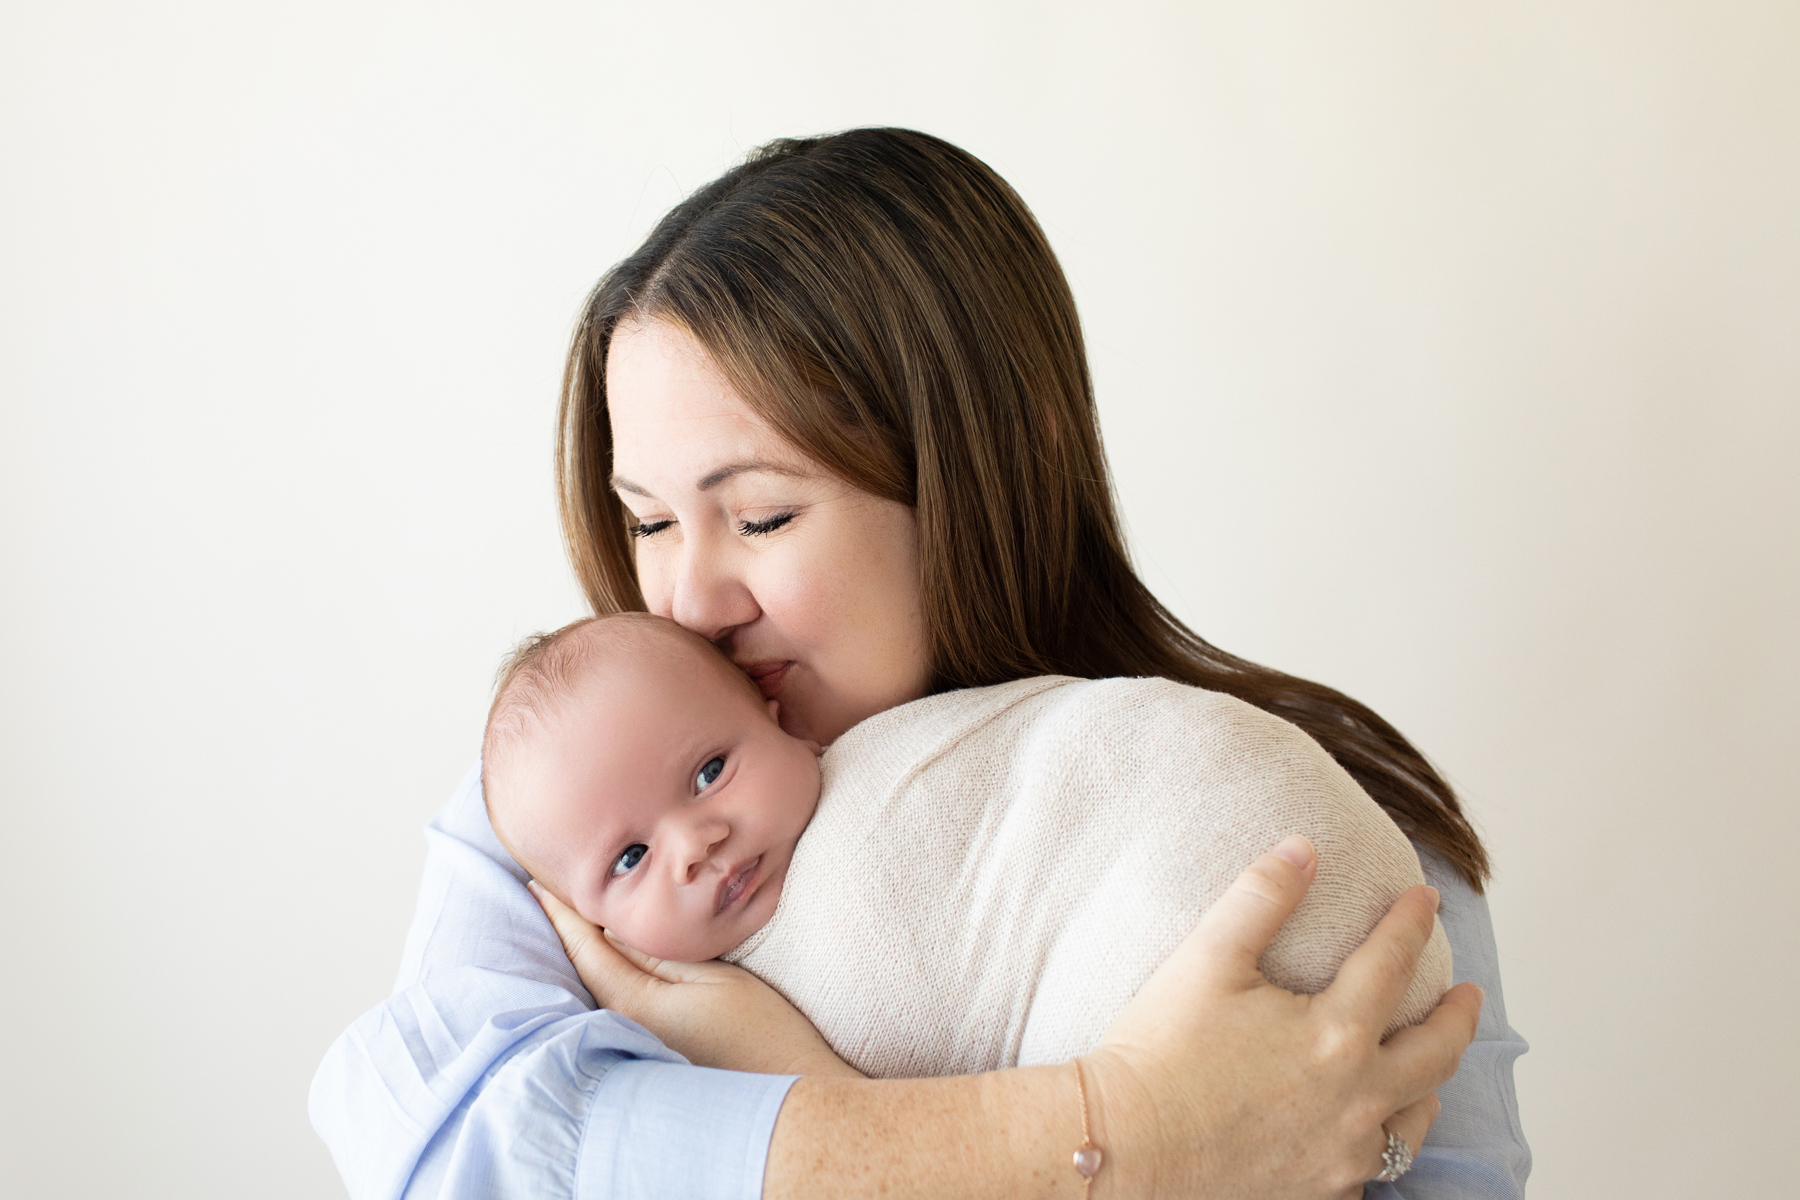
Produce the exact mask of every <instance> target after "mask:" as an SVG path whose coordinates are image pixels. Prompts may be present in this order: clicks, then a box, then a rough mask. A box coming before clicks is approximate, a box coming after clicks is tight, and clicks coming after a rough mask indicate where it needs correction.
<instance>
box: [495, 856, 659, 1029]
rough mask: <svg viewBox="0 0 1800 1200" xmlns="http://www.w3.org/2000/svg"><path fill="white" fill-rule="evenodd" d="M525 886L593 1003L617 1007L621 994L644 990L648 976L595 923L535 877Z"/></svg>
mask: <svg viewBox="0 0 1800 1200" xmlns="http://www.w3.org/2000/svg"><path fill="white" fill-rule="evenodd" d="M525 886H526V887H528V888H530V889H531V894H532V895H533V896H534V897H536V898H537V902H538V906H539V907H541V908H542V909H543V910H544V915H545V916H547V917H549V918H550V924H551V926H552V927H553V928H554V929H555V930H556V936H557V937H559V938H561V939H562V944H563V952H564V953H566V954H567V955H568V956H569V961H570V962H571V963H572V964H574V967H575V973H576V974H577V975H579V976H581V982H582V984H583V986H585V987H586V988H587V990H588V992H589V994H590V995H592V996H593V997H594V1003H595V1004H598V1005H599V1006H600V1007H602V1008H614V1009H616V1008H619V1007H620V1004H619V1000H620V997H621V996H622V995H626V994H629V993H631V992H632V991H642V990H643V988H644V985H645V983H646V982H647V980H648V978H649V976H648V975H646V973H645V972H644V971H642V970H640V969H639V968H638V966H637V964H635V963H633V962H632V961H630V960H629V959H627V958H626V957H625V955H624V954H622V953H621V952H620V949H619V947H617V946H615V945H614V944H613V943H612V941H611V940H609V939H608V938H607V937H606V936H605V935H603V934H602V933H601V931H600V929H599V927H598V926H596V925H595V924H594V923H593V922H592V921H589V920H588V919H587V918H586V917H584V916H582V915H581V914H580V913H578V912H576V911H575V910H574V909H572V908H570V907H569V906H568V905H566V904H564V903H563V902H562V901H561V900H558V899H557V898H556V897H555V896H553V895H551V894H550V892H549V890H548V889H547V888H544V887H540V886H539V885H538V883H537V881H536V880H532V881H531V882H529V883H527V884H526V885H525ZM633 953H635V951H634V952H633Z"/></svg>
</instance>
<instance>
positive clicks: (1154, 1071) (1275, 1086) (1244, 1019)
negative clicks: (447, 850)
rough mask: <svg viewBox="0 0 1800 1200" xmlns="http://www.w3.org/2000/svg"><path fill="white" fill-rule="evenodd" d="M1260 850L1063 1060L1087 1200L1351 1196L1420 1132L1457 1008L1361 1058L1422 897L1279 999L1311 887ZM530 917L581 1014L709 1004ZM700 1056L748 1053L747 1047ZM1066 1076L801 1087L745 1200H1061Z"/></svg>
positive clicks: (708, 998)
mask: <svg viewBox="0 0 1800 1200" xmlns="http://www.w3.org/2000/svg"><path fill="white" fill-rule="evenodd" d="M1279 849H1280V851H1281V853H1279V854H1269V855H1265V856H1264V857H1263V858H1261V859H1259V860H1257V862H1255V863H1254V864H1252V866H1251V867H1250V868H1249V869H1248V870H1247V871H1246V872H1245V873H1244V874H1243V876H1241V877H1240V878H1239V879H1238V881H1237V882H1236V883H1235V884H1234V885H1233V886H1232V887H1231V889H1230V890H1229V891H1227V892H1226V894H1225V895H1224V896H1223V897H1221V899H1220V900H1219V901H1218V902H1217V903H1216V904H1214V905H1213V906H1212V908H1211V909H1209V910H1208V912H1207V913H1206V915H1205V917H1204V918H1203V919H1202V920H1201V923H1200V925H1199V926H1198V927H1197V928H1196V929H1195V930H1194V932H1193V933H1192V934H1191V935H1190V936H1189V937H1188V939H1187V940H1186V941H1185V942H1183V943H1182V945H1181V946H1180V947H1179V948H1178V949H1177V950H1176V952H1175V953H1174V954H1173V955H1171V956H1170V958H1169V959H1168V961H1167V962H1165V963H1164V964H1163V966H1162V967H1161V968H1159V969H1158V970H1157V972H1156V974H1155V975H1153V976H1152V977H1151V979H1150V980H1149V981H1148V982H1147V983H1146V984H1145V985H1144V987H1143V988H1142V989H1141V990H1140V992H1139V993H1138V996H1137V998H1136V999H1134V1000H1133V1001H1132V1002H1131V1004H1130V1005H1128V1006H1127V1007H1126V1009H1125V1011H1124V1012H1123V1013H1121V1014H1120V1016H1119V1018H1118V1020H1117V1021H1115V1022H1114V1024H1113V1026H1112V1028H1111V1029H1110V1030H1109V1031H1108V1033H1107V1036H1106V1039H1105V1041H1104V1042H1103V1043H1102V1045H1101V1046H1100V1048H1099V1049H1098V1050H1096V1051H1095V1052H1094V1053H1093V1054H1091V1055H1089V1056H1087V1057H1086V1058H1085V1059H1084V1060H1083V1062H1084V1064H1085V1066H1086V1069H1087V1070H1088V1072H1089V1079H1090V1087H1091V1098H1092V1101H1093V1117H1094V1122H1095V1137H1096V1141H1097V1142H1098V1143H1099V1144H1100V1145H1102V1146H1103V1147H1105V1149H1106V1153H1107V1163H1108V1166H1107V1168H1106V1169H1105V1170H1104V1171H1103V1172H1102V1174H1101V1176H1100V1178H1099V1179H1098V1180H1096V1184H1095V1186H1096V1189H1097V1191H1096V1195H1099V1196H1102V1197H1104V1196H1108V1195H1116V1196H1143V1197H1158V1196H1168V1197H1177V1196H1181V1197H1186V1196H1191V1195H1218V1196H1232V1195H1246V1196H1250V1195H1254V1196H1262V1197H1272V1198H1279V1197H1294V1198H1296V1200H1298V1198H1300V1197H1350V1196H1355V1195H1359V1194H1361V1191H1362V1184H1363V1181H1365V1180H1367V1179H1369V1178H1370V1177H1372V1176H1373V1175H1374V1174H1375V1173H1376V1171H1377V1170H1379V1168H1380V1153H1381V1150H1382V1148H1383V1147H1384V1146H1385V1145H1386V1141H1387V1135H1386V1131H1385V1130H1384V1129H1383V1123H1384V1122H1385V1123H1386V1126H1387V1128H1390V1129H1392V1130H1394V1131H1395V1132H1396V1133H1399V1134H1401V1135H1402V1136H1404V1137H1406V1138H1407V1139H1408V1141H1409V1142H1410V1143H1411V1144H1412V1145H1414V1146H1417V1145H1418V1143H1419V1140H1420V1139H1421V1138H1422V1137H1423V1136H1424V1133H1425V1129H1426V1127H1427V1126H1428V1125H1429V1124H1430V1122H1431V1120H1432V1118H1433V1116H1435V1114H1436V1112H1437V1102H1436V1100H1435V1098H1434V1097H1433V1096H1432V1094H1431V1092H1432V1089H1433V1088H1434V1087H1436V1086H1437V1084H1439V1083H1441V1082H1442V1081H1443V1080H1445V1079H1447V1078H1449V1077H1450V1075H1451V1074H1452V1073H1453V1072H1454V1070H1455V1067H1456V1059H1457V1056H1458V1054H1459V1053H1460V1049H1461V1047H1462V1046H1463V1045H1464V1044H1466V1042H1467V1040H1468V1038H1469V1036H1470V1035H1471V1034H1472V1032H1473V1029H1474V1022H1475V1019H1476V1017H1477V1015H1478V1013H1479V1010H1480V1003H1481V1000H1480V992H1479V989H1477V988H1474V987H1462V988H1457V989H1453V990H1452V992H1451V993H1450V994H1449V995H1447V996H1446V997H1445V1000H1444V1004H1443V1005H1442V1006H1441V1007H1440V1008H1439V1009H1438V1010H1437V1011H1436V1012H1435V1013H1433V1014H1432V1016H1431V1017H1430V1019H1429V1020H1427V1022H1426V1023H1425V1024H1424V1025H1421V1026H1417V1027H1414V1028H1410V1029H1406V1030H1403V1031H1401V1032H1400V1033H1398V1034H1396V1035H1395V1036H1394V1037H1392V1038H1390V1039H1389V1040H1388V1041H1387V1042H1386V1043H1385V1044H1383V1043H1382V1042H1381V1032H1382V1030H1383V1029H1384V1028H1385V1027H1386V1025H1387V1023H1388V1021H1389V1019H1390V1016H1391V1014H1392V1013H1393V1012H1394V1011H1395V1009H1396V1007H1397V1006H1398V1005H1399V1003H1400V1001H1401V998H1402V996H1403V995H1404V994H1405V992H1406V990H1407V987H1408V985H1409V983H1410V981H1411V978H1412V973H1413V966H1414V964H1415V963H1416V962H1417V960H1418V955H1419V953H1420V951H1421V950H1422V949H1423V948H1424V946H1425V944H1426V942H1427V941H1428V940H1429V938H1430V937H1431V934H1432V929H1433V924H1432V912H1433V908H1434V906H1435V898H1434V896H1433V895H1432V893H1431V892H1430V891H1429V889H1426V888H1424V887H1419V888H1415V889H1412V890H1411V891H1409V892H1407V893H1406V894H1405V895H1404V896H1402V897H1401V898H1400V900H1399V902H1398V903H1396V904H1395V906H1394V909H1393V911H1392V912H1391V913H1390V914H1389V915H1388V916H1387V918H1386V919H1384V920H1383V921H1382V923H1381V925H1380V926H1379V927H1378V928H1377V929H1376V931H1375V932H1374V933H1373V934H1372V935H1371V936H1370V938H1369V941H1368V942H1367V943H1366V944H1365V945H1364V946H1363V947H1362V948H1360V949H1359V950H1357V951H1356V953H1355V954H1353V955H1351V957H1350V959H1349V960H1348V961H1346V962H1345V964H1344V966H1343V969H1342V970H1341V971H1340V972H1339V975H1338V979H1337V981H1336V982H1334V983H1333V984H1332V986H1331V987H1330V988H1329V989H1327V990H1326V991H1325V992H1323V993H1321V994H1319V995H1317V996H1296V995H1294V994H1292V993H1289V992H1286V991H1283V990H1281V989H1280V988H1276V987H1274V986H1272V985H1270V984H1268V983H1267V982H1266V981H1264V980H1263V978H1262V976H1261V975H1260V973H1259V972H1258V970H1257V961H1258V959H1259V958H1260V956H1261V954H1262V952H1263V949H1264V948H1265V947H1266V946H1267V944H1268V942H1269V940H1270V939H1271V938H1272V937H1273V936H1274V934H1275V932H1276V931H1277V930H1278V929H1279V928H1280V927H1281V925H1282V923H1283V922H1284V921H1285V920H1286V919H1287V917H1288V915H1289V914H1290V913H1292V911H1293V909H1294V907H1295V906H1296V905H1297V904H1298V903H1299V901H1300V898H1301V897H1302V896H1303V895H1304V894H1305V891H1306V888H1307V886H1308V884H1309V883H1310V882H1311V879H1312V875H1313V871H1314V868H1315V867H1316V860H1315V858H1314V857H1313V855H1312V852H1311V848H1310V846H1308V845H1307V843H1306V842H1305V840H1304V839H1299V838H1295V839H1289V841H1287V842H1284V843H1283V845H1282V847H1280V848H1279ZM545 907H546V910H547V911H549V912H550V913H551V914H552V916H553V917H554V919H555V920H556V923H557V926H558V928H559V930H561V931H562V933H563V937H564V940H565V942H567V943H568V944H569V945H570V948H571V952H572V953H573V954H574V955H575V962H576V965H577V967H578V968H580V970H581V974H582V977H583V979H584V980H586V981H587V983H588V986H589V988H590V989H592V990H594V991H595V992H597V993H598V994H600V995H603V996H609V997H614V996H616V997H619V998H622V999H623V1001H624V1002H628V1003H635V1004H644V1005H645V1006H646V1007H647V1008H648V1009H649V1010H651V1011H648V1012H643V1013H641V1014H640V1015H642V1016H643V1017H644V1018H645V1019H646V1020H649V1021H651V1022H652V1023H656V1022H658V1021H663V1022H667V1021H670V1020H673V1021H674V1022H675V1023H676V1025H677V1026H680V1025H682V1024H683V1021H682V1018H681V1014H680V1011H679V1010H680V1007H681V1004H682V1003H683V999H682V998H683V997H684V996H697V997H699V999H698V1001H697V1003H699V1004H701V1005H703V1006H705V1005H710V1004H712V1003H714V998H713V995H712V993H714V992H716V991H717V989H716V988H710V987H707V986H704V983H702V985H701V986H694V985H693V983H680V982H668V983H664V982H662V981H658V980H655V979H650V980H646V979H644V978H643V977H642V973H641V972H639V971H638V970H637V968H636V967H635V966H634V965H632V963H630V962H628V961H627V960H626V959H625V958H624V957H623V956H622V955H620V954H619V953H618V952H617V951H616V950H614V949H613V948H612V947H611V946H610V945H609V944H608V943H606V941H605V940H604V939H602V938H600V937H597V936H595V933H594V930H593V926H591V925H589V924H587V923H586V922H585V921H583V920H582V918H581V917H580V916H579V915H578V914H575V913H573V912H571V911H569V910H568V909H566V908H564V907H563V906H561V905H559V904H556V903H555V902H554V900H553V898H546V901H545ZM714 967H715V968H716V969H717V970H718V971H719V972H721V973H723V974H729V973H731V972H735V971H736V969H735V968H730V967H725V966H723V965H722V964H714ZM671 978H673V976H671ZM695 982H701V981H695ZM711 982H715V983H716V982H718V981H717V980H713V981H711ZM615 1002H617V1001H615ZM689 1027H690V1028H691V1027H692V1026H691V1025H690V1026H689ZM784 1028H786V1026H785V1025H783V1026H780V1027H778V1028H777V1030H776V1033H775V1036H774V1037H773V1038H772V1040H773V1041H774V1042H777V1043H779V1042H781V1041H782V1040H783V1039H784V1038H785V1037H786V1034H785V1033H783V1032H781V1030H782V1029H784ZM709 1040H710V1039H709ZM713 1048H714V1049H715V1050H717V1051H719V1052H722V1053H726V1054H729V1055H732V1056H739V1055H749V1056H751V1058H752V1059H755V1058H759V1057H761V1056H764V1055H766V1054H768V1053H770V1050H769V1047H768V1046H765V1045H763V1044H760V1043H759V1042H757V1041H756V1040H755V1039H745V1040H742V1041H741V1042H740V1043H739V1044H736V1045H730V1044H727V1043H726V1042H725V1041H722V1040H721V1041H715V1042H713ZM784 1053H785V1052H784ZM1071 1070H1072V1069H1071V1068H1069V1067H1067V1066H1066V1065H1064V1066H1060V1067H1032V1068H1025V1069H1019V1070H1010V1071H997V1072H992V1073H989V1074H985V1075H973V1076H962V1077H957V1078H945V1079H924V1080H863V1079H858V1078H846V1077H843V1076H842V1075H839V1074H835V1073H834V1074H831V1075H825V1076H808V1077H807V1078H804V1079H802V1080H800V1082H799V1083H797V1084H796V1085H795V1086H794V1088H793V1090H792V1091H791V1092H790V1093H789V1094H788V1097H787V1101H786V1103H785V1105H784V1106H783V1108H782V1112H781V1118H780V1120H779V1122H778V1123H777V1125H776V1129H775V1137H774V1141H773V1143H772V1145H771V1146H770V1149H769V1154H768V1168H767V1183H766V1188H765V1192H764V1194H765V1195H766V1196H768V1197H770V1198H771V1200H787V1198H790V1197H792V1198H798V1197H806V1196H820V1195H831V1196H846V1197H860V1196H867V1197H876V1196H886V1197H907V1196H918V1197H925V1196H931V1197H946V1196H947V1197H956V1196H968V1197H988V1196H999V1197H1012V1196H1039V1195H1044V1196H1049V1195H1069V1196H1073V1195H1075V1194H1077V1192H1078V1186H1077V1185H1078V1184H1079V1182H1080V1180H1079V1179H1078V1178H1077V1177H1076V1176H1075V1175H1074V1174H1073V1172H1072V1171H1071V1170H1070V1169H1069V1166H1068V1163H1069V1154H1070V1153H1071V1152H1072V1151H1073V1149H1074V1147H1075V1146H1076V1145H1077V1144H1079V1140H1080V1138H1079V1122H1080V1112H1079V1108H1078V1107H1077V1105H1078V1102H1077V1099H1076V1093H1075V1090H1074V1076H1073V1075H1072V1074H1071Z"/></svg>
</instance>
